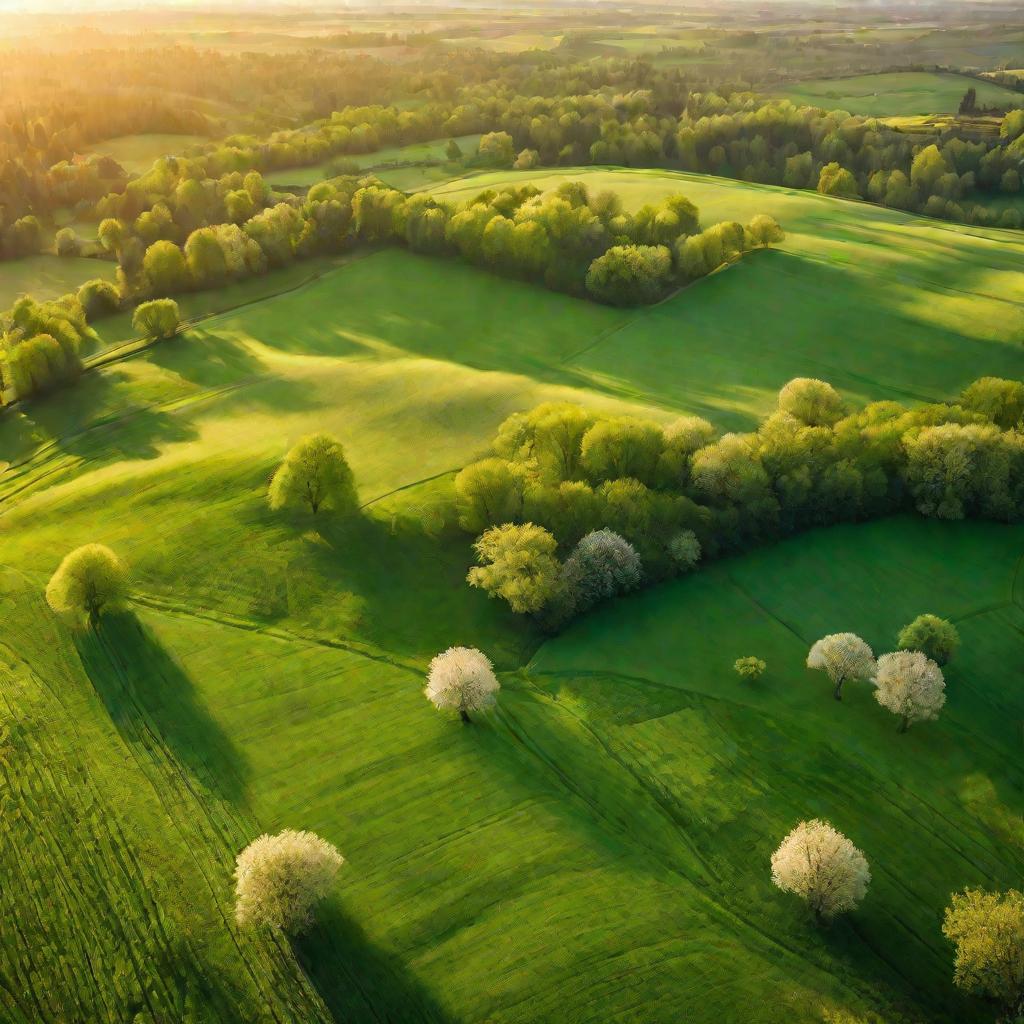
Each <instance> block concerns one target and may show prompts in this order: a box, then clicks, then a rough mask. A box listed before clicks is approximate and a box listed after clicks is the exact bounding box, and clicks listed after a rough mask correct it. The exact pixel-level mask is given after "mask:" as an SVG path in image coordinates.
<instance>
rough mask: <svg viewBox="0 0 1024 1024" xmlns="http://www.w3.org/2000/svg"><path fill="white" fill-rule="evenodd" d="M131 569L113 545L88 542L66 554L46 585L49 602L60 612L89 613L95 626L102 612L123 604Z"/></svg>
mask: <svg viewBox="0 0 1024 1024" xmlns="http://www.w3.org/2000/svg"><path fill="white" fill-rule="evenodd" d="M127 596H128V570H127V569H126V568H125V565H124V563H123V562H122V561H121V559H120V558H118V557H117V555H115V554H114V552H113V551H111V550H110V548H108V547H105V546H104V545H103V544H86V545H85V546H84V547H80V548H75V550H74V551H72V552H71V553H70V554H68V555H65V557H64V561H62V562H61V563H60V565H59V566H58V567H57V571H56V572H55V573H54V574H53V576H51V577H50V582H49V583H48V584H47V585H46V603H47V604H48V605H49V606H50V607H51V608H52V609H53V610H54V611H55V612H57V613H58V614H74V615H81V614H82V613H84V614H85V615H86V616H88V619H89V625H91V626H92V627H93V628H95V626H96V623H97V622H98V621H99V618H100V616H101V615H103V614H104V613H105V612H109V611H116V610H117V609H118V608H120V607H123V605H124V602H125V599H126V598H127Z"/></svg>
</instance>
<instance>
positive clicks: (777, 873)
mask: <svg viewBox="0 0 1024 1024" xmlns="http://www.w3.org/2000/svg"><path fill="white" fill-rule="evenodd" d="M870 881H871V872H870V871H869V870H868V862H867V860H865V858H864V854H863V853H861V852H860V850H858V849H857V847H856V846H854V845H853V843H851V842H850V840H849V839H847V838H846V836H844V835H843V834H842V832H837V831H836V830H835V829H834V828H833V827H832V826H831V825H830V824H829V823H828V822H827V821H819V820H818V819H817V818H815V819H814V820H813V821H801V822H800V824H799V825H797V827H796V828H795V829H793V831H792V832H790V833H789V835H788V836H786V838H785V839H783V840H782V842H781V843H780V844H779V848H778V849H777V850H776V851H775V853H773V854H772V882H774V884H775V885H777V886H778V887H779V888H780V889H781V890H782V891H783V892H791V893H794V894H795V895H797V896H799V897H800V898H801V899H802V900H803V901H804V902H805V903H806V904H807V905H808V906H809V907H810V908H811V911H812V913H813V914H814V919H815V921H817V922H819V923H820V922H822V921H828V920H831V918H833V917H835V916H836V914H842V913H844V912H845V911H847V910H853V909H854V907H856V906H857V904H858V903H860V901H861V900H862V899H864V894H865V893H866V892H867V890H868V883H869V882H870Z"/></svg>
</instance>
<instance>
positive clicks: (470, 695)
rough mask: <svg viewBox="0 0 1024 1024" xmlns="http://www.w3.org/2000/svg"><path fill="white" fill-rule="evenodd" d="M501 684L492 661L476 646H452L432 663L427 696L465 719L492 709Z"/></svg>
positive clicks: (434, 703)
mask: <svg viewBox="0 0 1024 1024" xmlns="http://www.w3.org/2000/svg"><path fill="white" fill-rule="evenodd" d="M500 688H501V684H500V683H499V682H498V680H497V678H496V677H495V675H494V668H493V666H492V665H491V662H490V660H489V659H488V658H487V656H486V655H485V654H483V653H482V652H481V651H478V650H477V649H476V648H475V647H449V648H448V650H447V651H444V652H443V653H442V654H439V655H437V657H436V658H434V660H433V661H431V663H430V672H429V674H428V675H427V685H426V687H425V688H424V690H423V693H424V694H425V695H426V697H427V699H428V700H429V701H430V702H431V703H432V704H433V705H434V706H435V707H436V708H438V709H450V710H453V711H458V712H459V715H460V716H461V717H462V720H463V721H464V722H468V721H469V713H470V712H471V711H474V712H477V711H489V710H490V709H491V708H493V707H494V705H495V704H496V703H497V694H498V690H499V689H500Z"/></svg>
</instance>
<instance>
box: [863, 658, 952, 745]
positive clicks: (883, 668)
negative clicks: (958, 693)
mask: <svg viewBox="0 0 1024 1024" xmlns="http://www.w3.org/2000/svg"><path fill="white" fill-rule="evenodd" d="M875 700H877V701H878V703H879V704H881V705H882V707H883V708H887V709H888V710H889V711H891V712H892V713H893V714H894V715H899V716H900V732H906V731H907V729H909V728H910V725H911V723H912V722H928V721H932V720H933V719H936V718H938V717H939V711H940V710H941V709H942V705H943V704H945V703H946V680H945V679H944V678H943V675H942V669H941V668H939V666H938V665H936V664H935V662H934V661H932V660H931V658H929V657H928V656H927V655H925V654H922V653H921V651H895V652H894V653H892V654H883V655H882V656H881V657H880V658H879V659H878V674H877V676H876V677H875Z"/></svg>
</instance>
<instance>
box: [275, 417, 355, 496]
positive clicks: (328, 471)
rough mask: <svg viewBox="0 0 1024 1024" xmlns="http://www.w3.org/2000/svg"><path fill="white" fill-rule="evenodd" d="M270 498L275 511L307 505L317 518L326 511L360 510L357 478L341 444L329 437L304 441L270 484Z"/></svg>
mask: <svg viewBox="0 0 1024 1024" xmlns="http://www.w3.org/2000/svg"><path fill="white" fill-rule="evenodd" d="M269 499H270V507H271V508H272V509H275V510H277V509H281V508H287V507H293V506H297V505H306V506H308V507H309V510H310V511H311V512H312V513H313V514H314V515H316V513H317V512H319V511H320V509H322V508H329V509H331V510H333V511H335V512H339V513H349V512H354V511H356V508H357V507H358V502H359V499H358V497H357V495H356V487H355V479H354V477H353V475H352V470H351V468H350V467H349V464H348V461H347V460H346V459H345V450H344V449H343V448H342V446H341V442H340V441H338V440H336V439H335V438H333V437H331V436H330V435H328V434H311V435H310V436H309V437H304V438H302V439H301V440H300V441H299V442H298V443H297V444H296V445H295V446H294V447H293V448H292V449H291V451H289V452H288V454H287V455H286V456H285V457H284V461H283V462H282V463H281V465H280V466H279V467H278V470H277V472H276V473H275V474H274V477H273V479H272V480H271V481H270V493H269Z"/></svg>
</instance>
